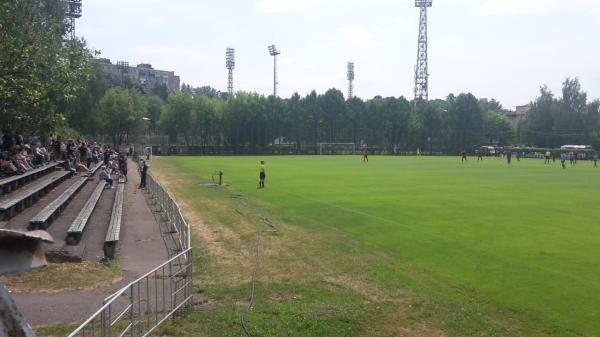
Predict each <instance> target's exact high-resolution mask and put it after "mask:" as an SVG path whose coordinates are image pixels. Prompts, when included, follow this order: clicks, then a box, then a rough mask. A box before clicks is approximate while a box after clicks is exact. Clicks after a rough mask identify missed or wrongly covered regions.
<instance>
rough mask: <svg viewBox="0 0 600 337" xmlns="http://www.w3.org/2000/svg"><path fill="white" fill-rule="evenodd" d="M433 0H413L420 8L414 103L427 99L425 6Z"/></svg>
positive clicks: (429, 4)
mask: <svg viewBox="0 0 600 337" xmlns="http://www.w3.org/2000/svg"><path fill="white" fill-rule="evenodd" d="M432 2H433V0H415V7H418V8H419V9H420V10H421V18H420V20H419V43H418V49H417V65H415V104H417V103H419V102H423V101H427V100H428V99H429V70H428V69H427V63H428V59H427V7H431V6H432Z"/></svg>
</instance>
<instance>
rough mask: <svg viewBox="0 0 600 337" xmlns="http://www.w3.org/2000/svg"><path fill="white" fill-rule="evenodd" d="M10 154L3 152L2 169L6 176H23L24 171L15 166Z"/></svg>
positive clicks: (1, 158) (0, 159)
mask: <svg viewBox="0 0 600 337" xmlns="http://www.w3.org/2000/svg"><path fill="white" fill-rule="evenodd" d="M8 154H9V152H3V153H2V155H1V156H0V167H1V168H2V171H3V172H4V173H5V174H4V175H5V176H13V175H16V174H23V171H22V170H19V169H18V168H17V167H16V166H15V164H13V162H12V161H11V160H10V156H9V155H8Z"/></svg>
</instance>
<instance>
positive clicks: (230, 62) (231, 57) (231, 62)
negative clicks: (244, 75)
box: [225, 48, 235, 98]
mask: <svg viewBox="0 0 600 337" xmlns="http://www.w3.org/2000/svg"><path fill="white" fill-rule="evenodd" d="M225 67H226V68H227V70H228V76H227V92H228V93H229V98H233V69H235V49H234V48H227V49H225Z"/></svg>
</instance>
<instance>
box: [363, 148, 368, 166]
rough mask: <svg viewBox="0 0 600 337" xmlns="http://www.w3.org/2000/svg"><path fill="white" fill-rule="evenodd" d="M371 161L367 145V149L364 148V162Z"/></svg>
mask: <svg viewBox="0 0 600 337" xmlns="http://www.w3.org/2000/svg"><path fill="white" fill-rule="evenodd" d="M368 162H369V150H368V149H367V147H365V149H364V150H363V163H368Z"/></svg>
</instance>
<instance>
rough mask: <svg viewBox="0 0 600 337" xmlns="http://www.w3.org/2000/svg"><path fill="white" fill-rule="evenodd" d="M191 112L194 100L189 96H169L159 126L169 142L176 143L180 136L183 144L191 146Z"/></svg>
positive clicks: (182, 94)
mask: <svg viewBox="0 0 600 337" xmlns="http://www.w3.org/2000/svg"><path fill="white" fill-rule="evenodd" d="M193 110H194V100H193V98H192V96H191V95H190V94H187V93H177V94H174V95H171V96H169V99H168V100H167V104H166V106H165V109H164V111H163V113H162V115H161V117H160V121H159V126H160V128H161V130H163V132H165V133H166V134H167V135H168V136H169V141H170V142H172V143H176V142H177V138H178V136H179V135H182V136H183V139H184V141H185V144H186V145H191V141H192V139H191V136H192V132H193V130H192V127H193V123H192V111H193Z"/></svg>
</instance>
